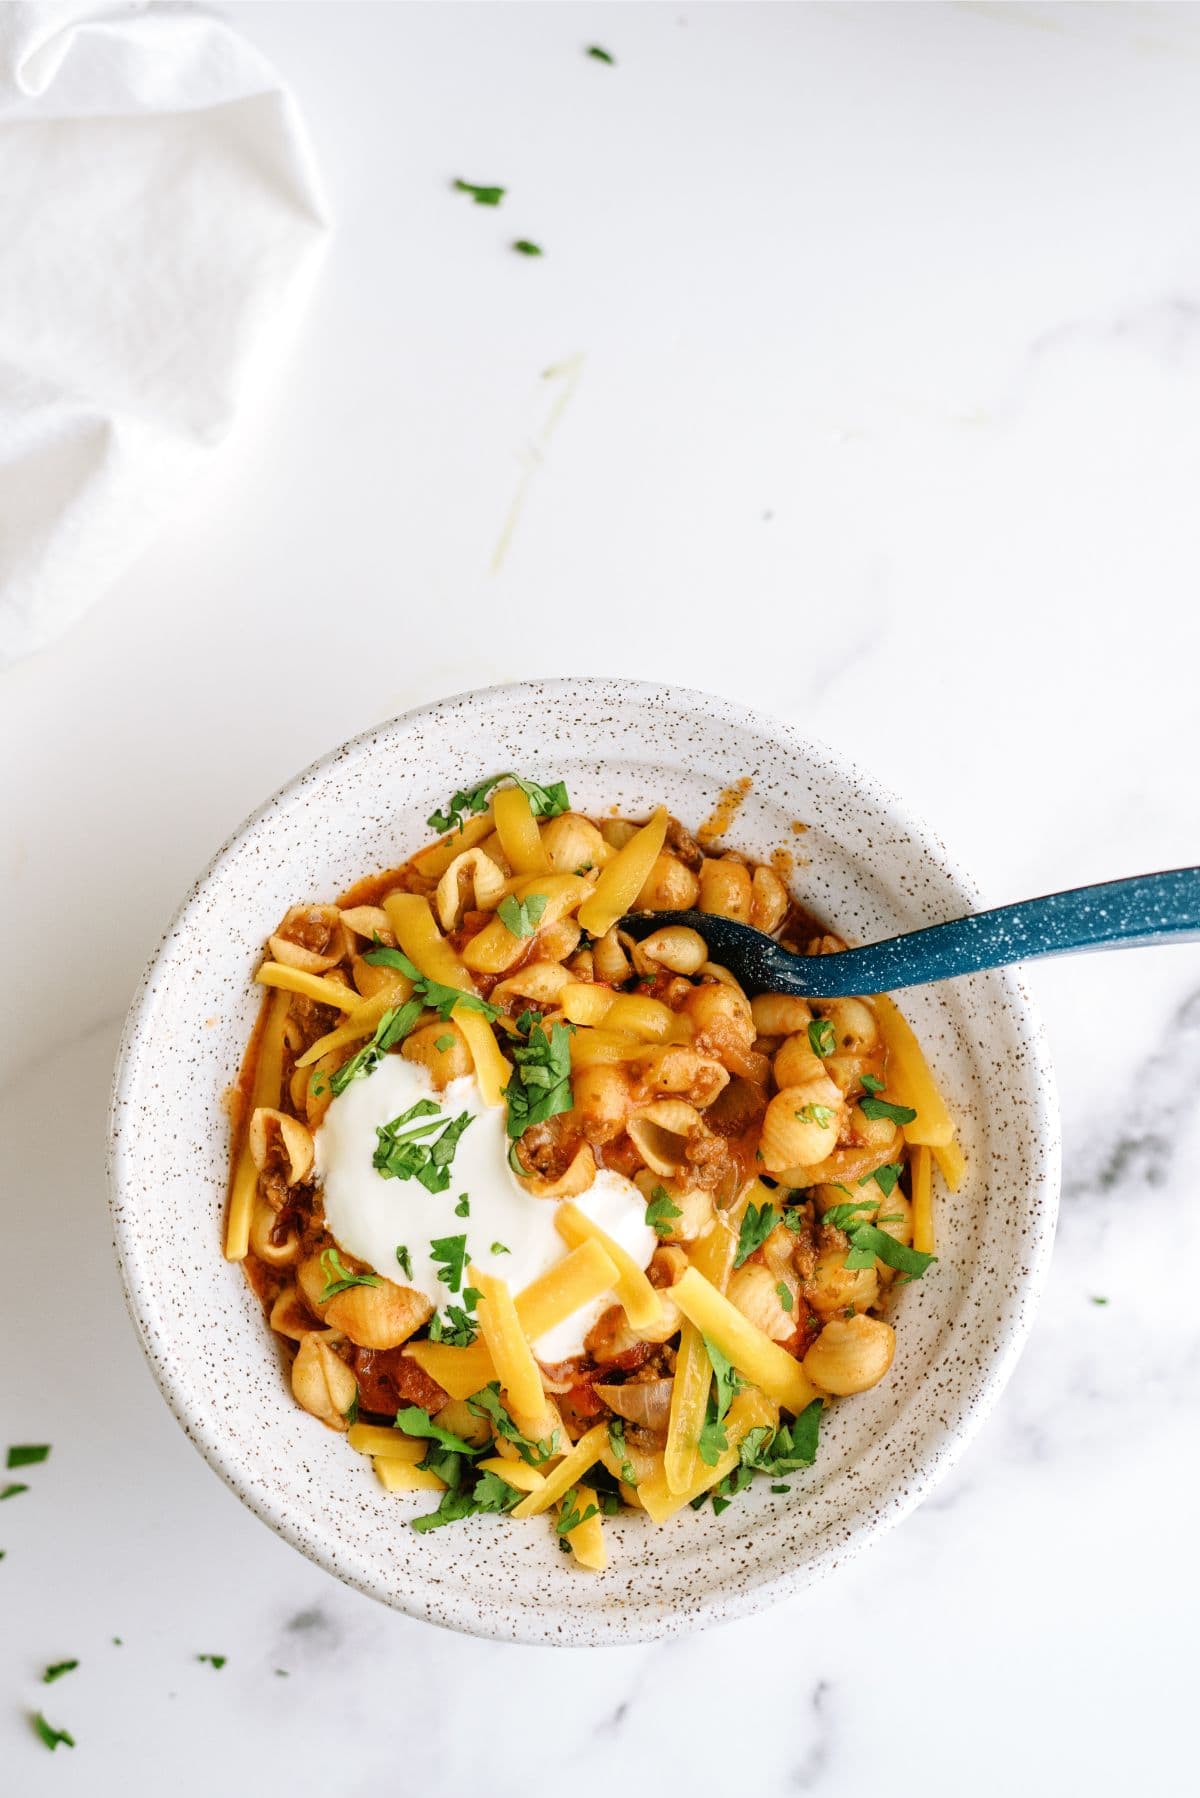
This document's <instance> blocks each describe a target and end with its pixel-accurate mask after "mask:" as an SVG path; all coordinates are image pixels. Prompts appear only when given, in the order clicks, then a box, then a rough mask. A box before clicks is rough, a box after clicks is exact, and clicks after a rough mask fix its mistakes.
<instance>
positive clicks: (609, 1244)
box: [554, 1199, 662, 1330]
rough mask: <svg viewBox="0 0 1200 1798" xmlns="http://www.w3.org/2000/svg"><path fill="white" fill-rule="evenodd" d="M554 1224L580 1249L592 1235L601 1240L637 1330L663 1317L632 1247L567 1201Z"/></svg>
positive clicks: (617, 1289) (562, 1234)
mask: <svg viewBox="0 0 1200 1798" xmlns="http://www.w3.org/2000/svg"><path fill="white" fill-rule="evenodd" d="M554 1227H555V1229H556V1230H557V1231H558V1233H559V1235H560V1236H561V1237H562V1239H563V1241H564V1242H567V1243H570V1245H571V1247H572V1248H573V1249H577V1248H579V1247H580V1245H581V1244H582V1243H584V1242H587V1241H588V1239H589V1238H590V1239H591V1240H592V1241H593V1242H597V1243H599V1245H600V1247H601V1248H602V1249H603V1250H604V1253H605V1254H606V1255H607V1256H608V1258H609V1260H610V1261H611V1262H612V1263H613V1265H614V1267H615V1268H616V1270H617V1281H616V1294H617V1297H618V1298H619V1299H620V1301H621V1304H622V1305H623V1306H624V1308H625V1315H626V1317H627V1318H628V1319H629V1322H630V1323H631V1324H632V1326H633V1328H634V1329H635V1330H642V1329H645V1328H646V1327H647V1326H648V1325H650V1324H654V1323H657V1322H658V1320H659V1319H660V1318H661V1316H662V1301H661V1299H660V1298H659V1296H658V1294H657V1292H655V1290H654V1288H653V1286H651V1284H650V1282H649V1280H648V1279H647V1278H646V1276H645V1274H644V1273H643V1272H642V1269H641V1268H640V1267H639V1266H638V1264H637V1262H636V1261H635V1260H634V1258H633V1256H632V1255H631V1254H630V1253H629V1251H628V1249H623V1248H622V1247H621V1245H620V1243H619V1242H614V1241H613V1239H612V1237H611V1236H609V1235H607V1234H606V1233H605V1231H603V1230H602V1229H601V1228H600V1226H599V1224H595V1223H593V1222H592V1220H591V1218H590V1217H587V1216H586V1215H585V1214H584V1213H583V1212H582V1211H581V1210H580V1209H579V1207H578V1205H574V1204H572V1203H571V1201H570V1199H567V1200H565V1201H564V1202H563V1203H562V1204H561V1205H560V1206H559V1207H558V1210H557V1211H556V1212H555V1214H554Z"/></svg>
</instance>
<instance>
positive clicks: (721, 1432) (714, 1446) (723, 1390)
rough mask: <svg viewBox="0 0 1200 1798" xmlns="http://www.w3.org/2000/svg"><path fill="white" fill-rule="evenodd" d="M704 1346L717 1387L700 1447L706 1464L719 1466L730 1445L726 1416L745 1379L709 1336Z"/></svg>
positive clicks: (708, 1407)
mask: <svg viewBox="0 0 1200 1798" xmlns="http://www.w3.org/2000/svg"><path fill="white" fill-rule="evenodd" d="M704 1347H705V1350H706V1352H707V1354H708V1359H709V1361H710V1363H711V1365H712V1370H713V1374H714V1376H715V1379H716V1391H715V1393H713V1394H712V1395H711V1396H710V1397H709V1401H708V1406H707V1409H706V1412H705V1418H704V1425H703V1428H702V1429H701V1431H700V1438H699V1441H698V1442H697V1444H696V1447H697V1451H698V1453H699V1455H700V1459H701V1460H702V1461H703V1462H704V1464H705V1466H706V1467H715V1466H716V1464H717V1462H718V1461H719V1460H720V1458H721V1456H722V1455H723V1454H724V1452H725V1450H726V1449H727V1448H728V1447H729V1438H728V1437H727V1436H726V1434H725V1417H726V1413H727V1412H728V1410H729V1406H730V1404H731V1402H732V1400H733V1395H734V1393H735V1392H737V1391H738V1390H739V1389H740V1387H741V1385H742V1379H741V1376H740V1375H739V1374H737V1373H735V1371H734V1367H733V1363H732V1361H730V1360H728V1359H727V1358H726V1356H725V1355H723V1354H722V1352H721V1350H720V1349H719V1348H718V1347H717V1345H716V1343H715V1342H713V1341H712V1339H711V1338H710V1337H708V1336H706V1337H705V1338H704Z"/></svg>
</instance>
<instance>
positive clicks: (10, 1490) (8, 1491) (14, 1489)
mask: <svg viewBox="0 0 1200 1798" xmlns="http://www.w3.org/2000/svg"><path fill="white" fill-rule="evenodd" d="M28 1490H29V1487H28V1486H26V1485H24V1484H23V1483H22V1481H20V1480H9V1482H8V1484H7V1486H4V1487H3V1488H0V1499H5V1498H15V1497H16V1496H17V1493H18V1492H28Z"/></svg>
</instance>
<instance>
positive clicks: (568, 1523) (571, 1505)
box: [554, 1486, 599, 1536]
mask: <svg viewBox="0 0 1200 1798" xmlns="http://www.w3.org/2000/svg"><path fill="white" fill-rule="evenodd" d="M578 1506H579V1493H578V1491H577V1490H576V1488H575V1487H574V1486H571V1487H570V1488H569V1489H568V1490H567V1491H566V1492H564V1493H563V1495H562V1508H561V1510H560V1511H559V1513H558V1522H557V1523H556V1524H555V1526H554V1528H555V1530H556V1531H557V1533H558V1534H559V1535H560V1536H569V1535H570V1534H571V1531H572V1530H577V1529H578V1528H579V1526H580V1524H581V1523H586V1522H587V1520H588V1518H589V1517H596V1516H598V1515H599V1506H598V1505H589V1506H588V1508H587V1510H586V1511H584V1512H582V1513H580V1511H579V1508H578Z"/></svg>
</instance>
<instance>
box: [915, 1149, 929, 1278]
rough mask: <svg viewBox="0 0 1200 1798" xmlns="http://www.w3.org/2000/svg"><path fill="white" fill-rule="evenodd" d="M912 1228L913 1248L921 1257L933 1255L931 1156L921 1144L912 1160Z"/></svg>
mask: <svg viewBox="0 0 1200 1798" xmlns="http://www.w3.org/2000/svg"><path fill="white" fill-rule="evenodd" d="M912 1227H913V1239H912V1245H913V1248H914V1249H916V1250H917V1251H918V1253H920V1254H922V1255H932V1254H933V1253H934V1237H933V1155H932V1151H931V1150H929V1149H927V1148H926V1147H925V1145H924V1144H923V1143H922V1144H920V1145H918V1147H917V1148H915V1149H914V1150H913V1158H912Z"/></svg>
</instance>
